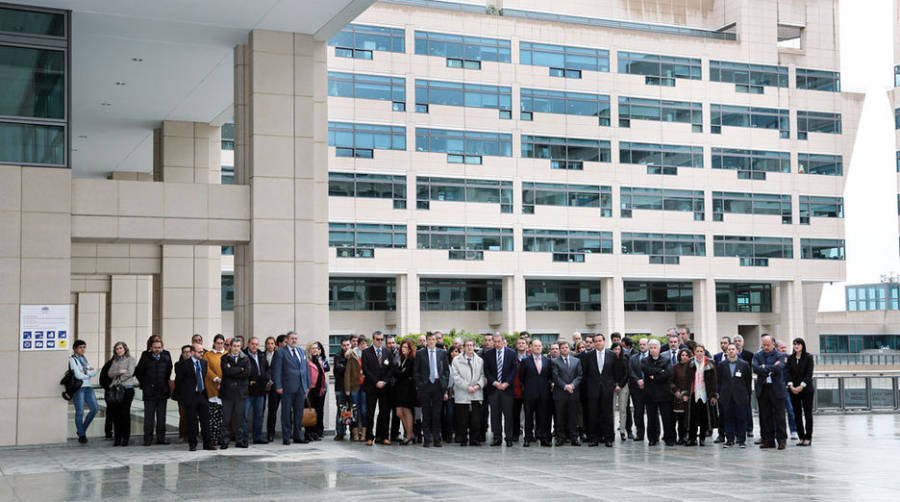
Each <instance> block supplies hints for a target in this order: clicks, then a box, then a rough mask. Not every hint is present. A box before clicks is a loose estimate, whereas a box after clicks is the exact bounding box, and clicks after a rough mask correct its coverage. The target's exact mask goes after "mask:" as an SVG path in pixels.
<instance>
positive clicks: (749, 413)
mask: <svg viewBox="0 0 900 502" xmlns="http://www.w3.org/2000/svg"><path fill="white" fill-rule="evenodd" d="M752 394H753V392H752V391H748V392H747V407H746V408H745V409H744V417H745V420H746V422H747V432H748V433H752V432H753V397H752ZM758 404H759V403H757V405H758ZM759 426H760V427H762V423H760V425H759Z"/></svg>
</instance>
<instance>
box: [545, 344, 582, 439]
mask: <svg viewBox="0 0 900 502" xmlns="http://www.w3.org/2000/svg"><path fill="white" fill-rule="evenodd" d="M551 365H552V369H553V371H552V375H553V384H554V385H553V402H554V405H555V408H556V422H557V424H559V425H558V426H557V427H558V429H557V431H558V435H557V437H556V446H562V445H563V444H565V442H566V440H567V439H568V440H569V442H570V443H571V444H572V446H581V442H580V441H579V440H578V431H577V427H576V424H577V423H578V396H579V392H580V391H581V377H582V369H581V360H579V359H577V358H575V357H574V356H572V354H571V350H570V348H569V342H567V341H565V340H563V341H561V342H559V357H558V358H556V359H554V360H553V361H552V362H551Z"/></svg>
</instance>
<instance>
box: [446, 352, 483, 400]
mask: <svg viewBox="0 0 900 502" xmlns="http://www.w3.org/2000/svg"><path fill="white" fill-rule="evenodd" d="M450 379H451V380H452V381H453V401H454V402H455V403H456V404H469V403H471V402H472V401H483V400H484V392H483V391H482V389H483V388H484V384H485V383H486V380H485V378H484V361H482V359H481V358H480V357H478V354H472V369H469V363H468V362H467V360H466V355H465V354H464V353H463V354H461V355H458V356H456V357H455V358H454V359H453V363H452V364H451V365H450ZM470 385H479V387H478V390H476V391H475V392H473V393H471V394H469V386H470Z"/></svg>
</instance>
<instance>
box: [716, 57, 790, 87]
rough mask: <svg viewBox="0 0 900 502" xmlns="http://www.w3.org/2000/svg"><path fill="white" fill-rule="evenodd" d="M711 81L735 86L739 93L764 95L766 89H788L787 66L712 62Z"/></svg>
mask: <svg viewBox="0 0 900 502" xmlns="http://www.w3.org/2000/svg"><path fill="white" fill-rule="evenodd" d="M709 80H710V81H711V82H728V83H733V84H735V88H736V90H737V91H738V92H749V93H753V94H762V93H763V89H764V88H765V87H787V86H788V69H787V67H786V66H767V65H758V64H748V63H733V62H729V61H710V62H709Z"/></svg>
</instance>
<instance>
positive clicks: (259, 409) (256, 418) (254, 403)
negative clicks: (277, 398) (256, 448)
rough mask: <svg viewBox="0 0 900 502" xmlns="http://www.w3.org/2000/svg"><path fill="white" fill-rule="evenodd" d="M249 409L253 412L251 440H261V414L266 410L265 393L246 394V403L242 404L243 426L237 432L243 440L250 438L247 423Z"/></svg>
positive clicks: (248, 421)
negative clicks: (258, 394)
mask: <svg viewBox="0 0 900 502" xmlns="http://www.w3.org/2000/svg"><path fill="white" fill-rule="evenodd" d="M251 411H252V412H253V415H252V416H253V440H254V441H262V440H263V434H262V428H263V414H264V413H265V411H266V395H265V394H263V395H261V396H247V404H245V405H244V426H243V427H241V430H240V432H239V433H238V436H239V437H240V438H241V439H242V440H243V441H245V442H246V441H249V440H250V431H249V425H248V424H249V423H250V417H251V415H250V412H251Z"/></svg>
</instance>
